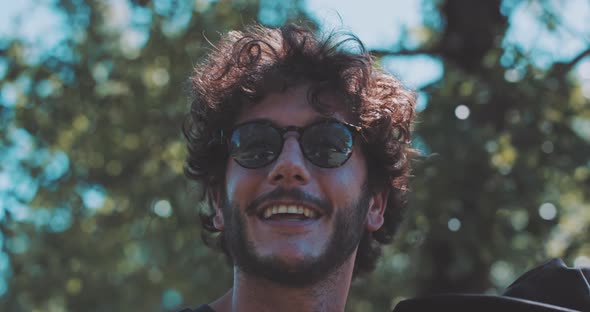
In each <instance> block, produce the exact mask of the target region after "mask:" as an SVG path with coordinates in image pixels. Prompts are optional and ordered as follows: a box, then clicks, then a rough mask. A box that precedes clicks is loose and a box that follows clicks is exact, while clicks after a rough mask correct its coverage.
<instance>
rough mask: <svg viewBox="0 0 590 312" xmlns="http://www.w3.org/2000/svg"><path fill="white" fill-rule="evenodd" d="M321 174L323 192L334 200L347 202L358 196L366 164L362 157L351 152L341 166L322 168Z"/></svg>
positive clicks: (364, 179) (363, 180)
mask: <svg viewBox="0 0 590 312" xmlns="http://www.w3.org/2000/svg"><path fill="white" fill-rule="evenodd" d="M358 152H359V151H358V150H355V153H356V154H358ZM322 175H323V179H322V180H323V181H322V182H323V183H322V184H323V188H324V192H326V194H330V195H331V196H332V197H333V198H334V200H344V201H347V202H348V201H353V200H355V199H356V198H358V196H359V194H360V191H361V189H362V186H363V183H365V181H366V179H367V166H366V163H365V160H364V158H363V157H359V155H355V154H353V155H352V156H351V157H350V159H349V160H348V161H347V162H346V163H345V164H344V165H343V166H342V167H340V168H336V169H326V170H323V174H322Z"/></svg>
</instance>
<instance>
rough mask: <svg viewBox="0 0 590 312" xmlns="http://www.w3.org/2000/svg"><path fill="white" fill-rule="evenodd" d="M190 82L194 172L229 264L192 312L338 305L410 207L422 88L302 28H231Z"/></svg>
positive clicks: (356, 44) (213, 234) (333, 38)
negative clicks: (223, 286) (227, 283)
mask: <svg viewBox="0 0 590 312" xmlns="http://www.w3.org/2000/svg"><path fill="white" fill-rule="evenodd" d="M191 82H192V90H193V91H194V96H195V101H194V102H193V104H192V107H191V112H190V115H189V116H188V118H187V120H186V122H185V125H184V129H183V130H184V133H185V136H186V138H187V140H188V151H189V153H188V157H187V162H186V170H185V171H186V174H187V175H188V177H190V178H192V179H195V180H197V181H199V182H200V183H202V185H203V187H204V190H205V194H206V195H205V196H206V200H207V202H208V203H209V206H210V207H212V209H211V210H210V211H205V212H203V214H202V220H203V228H204V230H205V234H206V235H205V237H204V238H205V240H206V242H208V243H209V244H210V245H211V246H215V247H218V248H219V249H221V250H222V251H223V252H224V253H225V254H226V255H227V257H228V259H229V260H230V262H231V263H232V264H233V266H234V284H233V287H232V289H231V290H229V291H228V292H227V293H226V294H225V295H223V296H222V297H221V298H219V299H217V300H216V301H214V302H213V303H211V304H210V305H203V306H201V307H199V308H198V309H197V311H218V312H222V311H237V310H239V311H343V310H344V306H345V304H346V298H347V295H348V291H349V288H350V283H351V281H352V279H353V276H355V275H357V274H362V273H368V272H370V271H372V270H373V269H374V267H375V263H376V261H377V258H378V257H379V255H380V251H381V245H382V244H387V243H390V242H391V241H392V238H393V235H394V233H395V232H396V230H397V228H398V225H399V223H400V221H401V216H402V215H403V212H404V209H405V208H406V195H407V192H408V175H409V171H410V164H409V162H410V160H411V159H412V157H413V156H415V155H416V152H415V151H414V150H413V149H411V148H410V146H409V144H408V143H409V141H410V125H411V122H412V120H413V118H414V114H415V103H416V101H415V96H414V94H413V93H412V92H411V91H409V90H407V89H406V88H404V87H403V86H402V84H401V83H400V82H399V81H398V80H397V79H396V78H394V77H393V76H391V75H389V74H387V73H385V72H383V71H382V70H380V69H377V68H375V66H374V64H373V61H372V59H371V57H370V55H369V54H368V53H367V52H366V50H365V49H364V47H363V45H362V43H361V42H360V41H359V40H358V39H356V38H355V37H353V36H350V35H348V36H338V35H335V34H332V35H330V36H327V37H326V38H323V39H318V38H317V37H316V36H315V35H314V34H313V33H311V32H310V31H309V30H307V29H304V28H301V27H298V26H293V25H290V26H286V27H283V28H281V29H268V28H264V27H261V26H253V27H250V28H248V29H246V31H244V32H230V33H228V34H227V35H225V36H224V37H223V38H222V40H221V42H220V43H219V45H218V46H216V47H215V50H214V51H212V53H211V54H210V55H209V56H208V58H207V59H206V61H205V62H204V63H203V64H201V65H199V66H197V68H196V71H195V73H194V75H193V76H192V77H191Z"/></svg>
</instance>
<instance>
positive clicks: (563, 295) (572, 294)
mask: <svg viewBox="0 0 590 312" xmlns="http://www.w3.org/2000/svg"><path fill="white" fill-rule="evenodd" d="M393 311H394V312H417V311H421V312H422V311H425V312H427V311H477V312H488V311H489V312H493V311H501V312H504V311H522V312H550V311H588V312H590V268H568V267H567V266H566V265H565V263H564V262H563V261H562V260H561V259H553V260H550V261H548V262H546V263H544V264H543V265H541V266H539V267H537V268H535V269H532V270H530V271H528V272H527V273H525V274H524V275H522V276H521V277H520V278H518V279H517V280H516V281H515V282H514V283H512V285H510V286H509V287H508V288H507V289H506V291H505V292H504V294H503V295H502V296H487V295H470V294H446V295H437V296H430V297H425V298H418V299H409V300H404V301H402V302H400V303H399V304H398V305H397V306H396V307H395V309H394V310H393Z"/></svg>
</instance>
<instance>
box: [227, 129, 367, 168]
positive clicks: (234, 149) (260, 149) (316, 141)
mask: <svg viewBox="0 0 590 312" xmlns="http://www.w3.org/2000/svg"><path fill="white" fill-rule="evenodd" d="M290 131H295V132H297V133H298V134H299V138H298V142H299V147H300V149H301V151H302V153H303V156H304V157H305V158H306V159H307V160H309V161H310V162H311V163H312V164H314V165H316V166H318V167H321V168H336V167H340V166H342V165H344V163H346V161H347V160H348V159H349V158H350V156H351V155H352V147H353V145H354V138H355V136H356V134H361V132H362V128H361V127H359V126H355V125H351V124H348V123H345V122H342V121H338V120H335V119H327V120H322V121H319V122H316V123H313V124H310V125H308V126H305V127H297V126H288V127H284V128H281V127H277V126H276V125H274V124H273V123H272V122H270V121H267V120H263V121H261V120H258V121H251V122H246V123H243V124H240V125H237V126H236V127H234V128H233V130H231V131H230V133H231V135H230V136H229V138H228V142H227V144H228V150H229V155H230V156H231V157H232V158H233V159H234V160H235V161H236V162H237V163H238V164H239V165H240V166H242V167H244V168H249V169H257V168H262V167H264V166H266V165H268V164H270V163H272V162H273V161H275V160H276V159H277V158H278V157H279V155H280V154H281V151H282V150H283V144H284V143H285V139H284V135H285V133H287V132H290Z"/></svg>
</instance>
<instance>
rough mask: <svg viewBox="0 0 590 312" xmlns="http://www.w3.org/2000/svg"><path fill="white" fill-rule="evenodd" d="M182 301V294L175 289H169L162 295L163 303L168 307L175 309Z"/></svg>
mask: <svg viewBox="0 0 590 312" xmlns="http://www.w3.org/2000/svg"><path fill="white" fill-rule="evenodd" d="M181 303H182V295H181V294H180V293H179V292H178V291H177V290H175V289H168V290H166V291H165V292H164V294H163V295H162V305H163V306H164V308H166V309H174V308H176V307H178V306H179V305H180V304H181Z"/></svg>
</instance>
